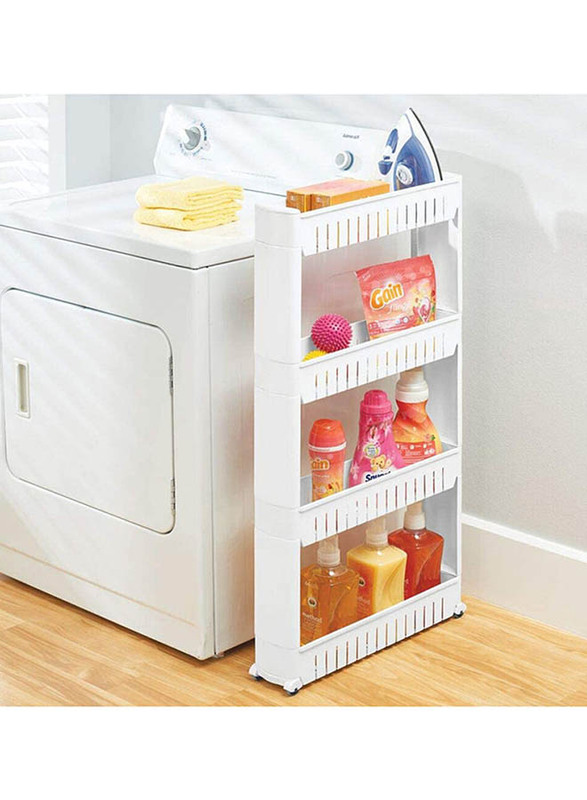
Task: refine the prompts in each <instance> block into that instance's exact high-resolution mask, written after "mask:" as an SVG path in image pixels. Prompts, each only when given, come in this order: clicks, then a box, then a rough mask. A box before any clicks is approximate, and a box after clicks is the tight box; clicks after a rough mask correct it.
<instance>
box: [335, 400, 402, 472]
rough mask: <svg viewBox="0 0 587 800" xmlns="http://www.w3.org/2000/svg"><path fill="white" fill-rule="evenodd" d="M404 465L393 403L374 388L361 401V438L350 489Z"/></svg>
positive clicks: (355, 455)
mask: <svg viewBox="0 0 587 800" xmlns="http://www.w3.org/2000/svg"><path fill="white" fill-rule="evenodd" d="M403 466H405V462H404V460H403V459H402V457H401V455H400V452H399V450H398V448H397V447H396V444H395V441H394V438H393V411H392V408H391V401H390V399H389V397H388V396H387V395H386V393H385V392H383V391H381V390H380V389H371V390H370V391H369V392H366V393H365V396H364V397H363V399H362V401H361V411H360V416H359V438H358V440H357V446H356V448H355V454H354V456H353V462H352V464H351V471H350V477H349V486H357V485H358V484H360V483H369V481H372V480H374V479H375V478H382V477H383V476H384V475H389V473H390V472H392V471H393V470H396V469H400V467H403Z"/></svg>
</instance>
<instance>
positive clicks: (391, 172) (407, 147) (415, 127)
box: [379, 108, 442, 191]
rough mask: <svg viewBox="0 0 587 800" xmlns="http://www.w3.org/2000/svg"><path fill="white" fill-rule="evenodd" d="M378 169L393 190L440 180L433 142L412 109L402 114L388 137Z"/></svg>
mask: <svg viewBox="0 0 587 800" xmlns="http://www.w3.org/2000/svg"><path fill="white" fill-rule="evenodd" d="M379 172H380V173H381V175H383V176H384V177H386V178H388V179H389V181H390V183H391V187H392V190H395V191H397V190H398V189H407V188H408V187H409V186H421V185H422V184H425V183H435V182H436V181H441V180H442V170H441V168H440V163H439V161H438V158H437V156H436V152H435V150H434V147H433V145H432V142H431V141H430V139H429V137H428V134H427V133H426V130H425V129H424V126H423V125H422V123H421V122H420V120H419V119H418V117H417V116H416V114H415V112H414V111H413V109H411V108H409V109H408V110H407V111H406V113H405V114H402V116H401V117H400V120H399V122H398V124H397V126H396V127H395V128H394V129H393V130H392V131H391V133H390V134H389V136H388V137H387V142H386V144H385V148H384V150H383V154H382V158H381V160H380V161H379ZM388 176H389V177H388Z"/></svg>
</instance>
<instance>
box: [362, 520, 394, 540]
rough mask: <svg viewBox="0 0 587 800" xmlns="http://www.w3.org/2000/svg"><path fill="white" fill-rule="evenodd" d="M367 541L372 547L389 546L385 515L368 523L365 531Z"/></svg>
mask: <svg viewBox="0 0 587 800" xmlns="http://www.w3.org/2000/svg"><path fill="white" fill-rule="evenodd" d="M365 543H366V544H368V545H370V546H371V547H387V546H388V541H387V525H386V524H385V517H379V518H378V519H374V520H373V522H370V523H369V524H368V525H367V530H366V531H365Z"/></svg>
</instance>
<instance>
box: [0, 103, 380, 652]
mask: <svg viewBox="0 0 587 800" xmlns="http://www.w3.org/2000/svg"><path fill="white" fill-rule="evenodd" d="M384 137H385V132H383V131H375V130H369V129H361V128H347V127H344V126H340V125H329V124H324V123H310V122H301V121H296V120H288V119H279V118H273V117H264V116H259V115H249V114H238V113H234V112H226V111H220V110H211V109H198V108H190V107H185V106H170V107H169V108H168V110H167V112H166V116H165V121H164V125H163V130H162V134H161V137H160V140H159V144H158V147H157V154H156V157H155V170H156V175H151V176H143V177H140V178H136V179H132V180H125V181H119V182H115V183H108V184H103V185H99V186H93V187H90V188H86V189H79V190H74V191H67V192H64V193H61V194H56V195H49V196H46V197H42V198H38V199H34V200H26V201H22V202H18V203H15V204H12V205H11V206H8V207H5V208H4V209H2V210H1V211H0V336H1V370H2V383H1V386H2V417H1V419H2V423H1V425H0V435H1V437H2V457H1V458H0V571H1V572H3V573H5V574H7V575H9V576H12V577H14V578H16V579H18V580H20V581H23V582H25V583H27V584H30V585H32V586H35V587H37V588H39V589H41V590H43V591H45V592H48V593H50V594H52V595H55V596H57V597H60V598H62V599H64V600H67V601H69V602H71V603H74V604H75V605H77V606H80V607H81V608H84V609H87V610H89V611H92V612H94V613H95V614H98V615H100V616H102V617H105V618H107V619H110V620H113V621H114V622H117V623H119V624H121V625H124V626H126V627H128V628H131V629H133V630H135V631H138V632H140V633H142V634H145V635H146V636H149V637H151V638H153V639H156V640H158V641H160V642H164V643H165V644H168V645H170V646H172V647H174V648H177V649H179V650H182V651H184V652H186V653H189V654H191V655H193V656H196V657H197V658H207V657H209V656H212V655H214V654H219V653H221V652H223V651H224V650H226V649H228V648H230V647H233V646H235V645H237V644H239V643H241V642H244V641H247V640H248V639H251V638H252V637H253V514H254V510H253V486H252V482H253V369H254V365H253V258H252V256H253V245H254V206H255V204H256V203H258V202H262V203H275V202H279V203H283V202H284V200H283V195H284V194H285V190H286V189H287V188H289V187H293V186H300V185H305V184H308V183H314V182H316V181H319V180H324V179H327V178H333V177H337V175H340V174H343V173H342V172H341V167H340V166H339V165H340V164H347V163H348V161H349V159H348V157H347V158H346V159H344V158H341V157H340V154H341V153H343V154H344V153H346V152H348V151H350V150H353V152H352V158H351V159H350V161H351V168H350V170H347V171H346V172H345V173H344V174H346V175H349V176H353V175H354V176H355V177H372V175H373V174H374V170H375V169H376V164H377V158H378V157H379V152H380V150H381V147H382V141H383V142H384ZM349 143H350V144H349ZM337 157H338V158H337ZM192 174H205V175H209V176H212V177H218V178H225V179H227V180H229V181H231V182H235V183H238V184H240V185H242V186H243V187H244V188H245V190H246V191H245V200H244V204H243V208H242V211H241V213H240V219H239V221H238V222H235V223H232V224H229V225H225V226H221V227H218V228H212V229H209V230H204V231H197V232H193V233H190V232H183V231H173V230H164V229H158V228H154V227H148V226H143V225H140V224H138V223H135V222H134V221H133V219H132V215H133V210H134V208H135V200H134V195H135V192H136V190H137V188H138V187H139V186H141V185H142V184H145V183H149V182H153V181H157V180H169V179H172V178H174V177H186V176H188V175H192Z"/></svg>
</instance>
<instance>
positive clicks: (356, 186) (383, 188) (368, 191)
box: [285, 178, 389, 212]
mask: <svg viewBox="0 0 587 800" xmlns="http://www.w3.org/2000/svg"><path fill="white" fill-rule="evenodd" d="M386 192H389V184H388V183H385V182H384V181H360V180H357V179H356V178H339V179H338V180H334V181H325V182H324V183H315V184H313V185H312V186H301V187H300V188H299V189H290V190H289V191H288V192H287V195H286V200H285V204H286V206H288V207H289V208H297V209H298V210H299V211H302V212H303V211H312V210H313V209H316V208H325V207H326V206H332V205H335V204H337V203H348V202H349V200H358V199H359V198H360V197H369V196H371V195H376V194H385V193H386Z"/></svg>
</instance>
